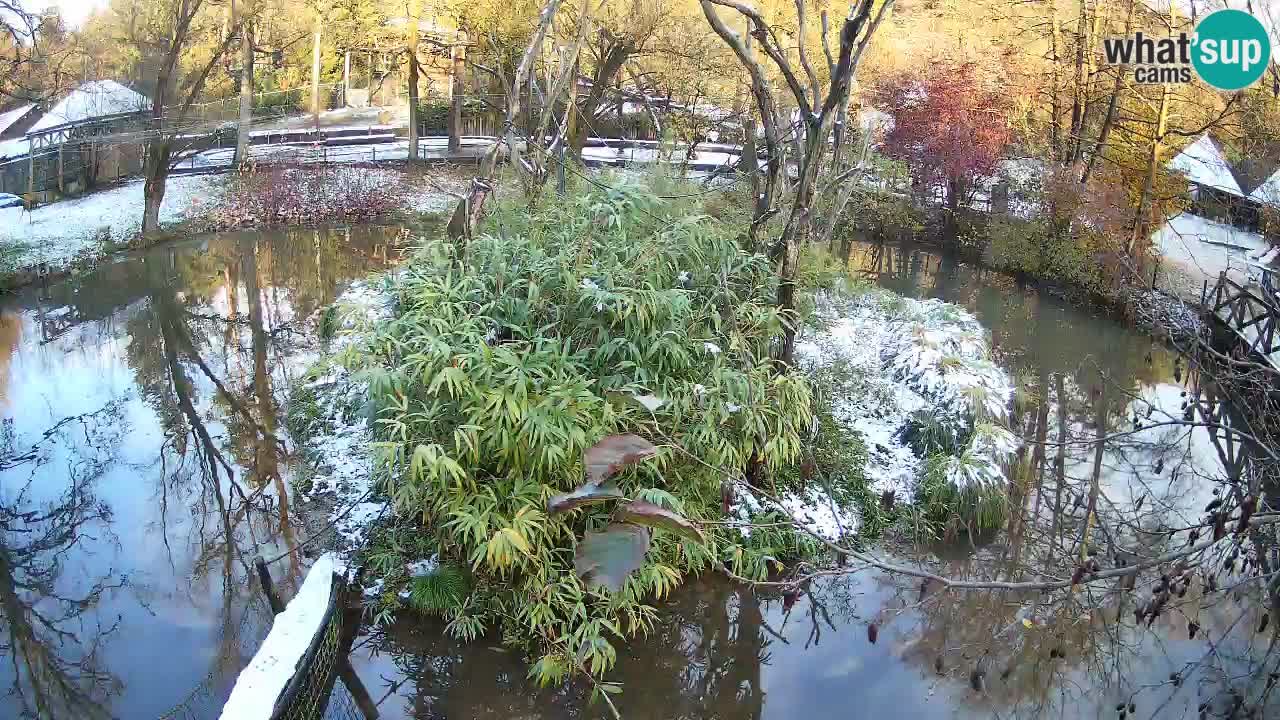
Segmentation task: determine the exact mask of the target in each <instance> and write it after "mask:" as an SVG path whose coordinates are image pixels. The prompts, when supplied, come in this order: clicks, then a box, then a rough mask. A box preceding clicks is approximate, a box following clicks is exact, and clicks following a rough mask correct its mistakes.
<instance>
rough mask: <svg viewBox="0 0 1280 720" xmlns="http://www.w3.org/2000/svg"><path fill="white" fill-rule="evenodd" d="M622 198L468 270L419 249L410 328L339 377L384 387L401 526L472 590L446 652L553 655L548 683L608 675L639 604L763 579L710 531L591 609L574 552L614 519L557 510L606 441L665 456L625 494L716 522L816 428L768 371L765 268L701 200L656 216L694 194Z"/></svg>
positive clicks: (662, 539) (784, 381) (403, 306)
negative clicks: (490, 639) (730, 494)
mask: <svg viewBox="0 0 1280 720" xmlns="http://www.w3.org/2000/svg"><path fill="white" fill-rule="evenodd" d="M619 182H620V180H619V179H617V178H613V179H610V180H609V181H608V184H613V185H617V187H615V188H614V189H611V190H602V189H597V188H594V187H592V188H590V189H589V190H586V191H583V190H582V189H581V188H576V189H575V191H574V192H570V193H568V194H566V195H565V196H564V197H562V198H557V197H554V196H549V197H546V198H540V199H539V201H538V203H537V210H536V212H531V211H530V210H529V205H528V204H527V203H526V201H524V200H523V199H521V198H510V199H508V200H507V201H505V202H503V203H500V204H499V205H498V207H496V208H495V209H494V212H493V214H492V215H491V216H490V218H489V220H488V221H487V223H486V226H485V228H484V229H483V230H484V231H483V232H482V233H481V234H480V235H479V236H478V237H476V238H474V239H473V240H471V241H470V244H469V245H468V246H467V247H466V248H465V253H463V249H460V248H457V247H455V246H453V245H451V244H450V243H448V242H447V241H444V240H442V239H424V241H423V246H422V248H421V249H420V250H419V251H418V252H417V253H416V254H415V255H414V257H412V258H411V259H410V260H409V261H408V262H407V264H406V265H405V266H404V269H403V271H402V273H401V274H400V275H398V276H397V279H396V281H395V284H394V291H395V293H396V296H397V297H396V300H397V301H398V302H397V307H398V312H397V315H396V316H395V317H394V318H392V319H391V320H389V321H387V322H385V323H383V324H381V325H380V326H379V328H378V330H377V332H376V334H375V335H374V336H373V337H372V338H370V339H369V341H368V342H367V343H365V344H363V345H353V346H352V347H351V348H349V349H348V350H347V351H345V352H344V355H343V356H342V359H343V361H344V362H345V363H346V364H347V365H348V366H349V367H351V368H353V369H356V370H359V371H360V372H361V373H362V376H363V377H364V378H365V379H366V380H367V381H368V383H369V387H370V401H371V405H372V406H373V408H374V410H375V411H376V413H377V425H376V427H377V429H376V433H377V436H378V438H379V442H378V443H377V449H378V450H379V455H380V457H381V458H382V461H383V463H384V464H383V467H384V468H385V469H386V470H387V475H388V477H389V481H388V486H387V489H388V491H389V493H390V495H391V497H392V498H393V500H394V502H395V507H396V508H397V512H398V515H399V516H400V517H401V518H402V519H404V520H406V521H407V520H412V521H413V522H414V523H415V524H419V525H420V527H419V529H418V533H419V534H420V535H421V536H423V537H426V538H430V540H431V542H432V543H433V544H434V545H437V546H438V547H439V552H440V555H441V560H442V561H443V562H445V563H456V564H459V565H465V566H467V567H469V568H470V570H471V572H472V573H473V586H472V587H473V592H472V594H471V595H470V596H469V597H468V598H467V599H466V601H464V602H463V603H462V604H461V606H455V607H452V608H451V609H449V610H448V611H446V613H445V614H446V616H447V617H448V618H449V619H450V625H449V627H450V629H451V631H453V632H454V633H455V634H457V635H459V636H462V637H475V636H477V635H479V634H481V633H483V632H485V631H487V630H489V629H493V628H498V629H501V630H502V632H503V637H504V639H505V640H507V641H508V642H511V643H513V644H517V645H520V646H523V647H525V648H527V649H528V650H530V651H532V652H533V653H534V654H535V655H537V656H539V658H540V659H539V660H538V661H537V662H536V663H535V664H534V666H533V669H532V671H531V674H533V675H535V676H536V677H537V678H538V679H539V680H540V681H543V682H553V681H558V680H560V679H561V678H563V677H564V676H565V675H566V674H567V673H568V672H571V671H572V670H574V669H576V668H585V669H587V670H588V671H590V672H592V673H593V674H598V673H601V672H603V671H605V670H606V669H607V668H608V667H610V666H611V665H612V662H613V658H614V657H615V654H616V650H615V649H614V643H616V642H618V641H621V640H624V639H625V638H627V637H629V636H632V635H634V634H636V633H639V632H643V631H645V630H647V629H648V628H649V627H650V626H651V625H652V622H653V618H654V610H653V608H652V607H650V606H649V605H648V604H646V603H647V602H648V601H649V600H651V599H653V598H660V597H662V596H664V595H665V594H666V593H668V592H670V591H671V590H672V589H674V588H675V587H677V586H678V585H679V583H680V582H681V581H682V579H683V577H684V576H685V575H686V574H688V573H697V572H700V571H702V570H705V569H708V568H712V567H716V566H718V565H719V564H720V563H728V565H729V566H730V567H731V568H733V569H734V571H735V572H738V573H739V574H747V575H752V576H756V577H760V576H762V575H763V573H764V572H766V571H767V563H766V562H765V561H764V558H763V554H764V552H765V550H763V549H761V548H759V547H752V546H744V545H743V543H742V542H741V538H740V536H739V534H738V533H737V531H736V530H732V529H729V528H728V527H726V526H708V528H709V529H708V530H707V532H706V537H705V540H704V541H702V542H698V541H694V540H688V539H684V538H682V537H679V536H676V535H674V534H670V533H666V532H659V533H657V534H656V536H655V537H654V539H653V545H652V547H651V549H650V550H649V553H648V555H647V564H646V565H644V566H643V567H642V568H641V569H640V570H639V571H638V572H636V573H634V574H633V575H632V576H631V577H630V578H629V579H627V580H626V582H625V584H624V586H623V589H622V591H620V592H618V593H609V592H608V591H606V590H602V589H598V588H588V587H587V586H586V585H584V583H583V582H582V581H581V580H580V579H579V577H578V575H577V574H576V573H575V572H574V566H573V557H574V544H575V542H576V541H575V538H577V537H580V536H581V535H582V533H583V532H584V531H587V530H592V529H597V528H599V527H601V526H602V525H603V524H604V523H606V522H607V521H608V512H607V509H608V508H601V507H600V506H592V507H586V508H581V509H578V510H574V511H572V512H569V513H565V514H557V515H549V514H548V512H547V508H546V503H547V500H548V498H550V497H551V496H552V495H554V494H557V493H562V492H566V491H568V490H571V489H572V488H574V487H575V486H576V485H578V484H579V483H580V481H581V478H582V477H583V467H582V457H583V452H584V450H586V449H587V448H588V447H590V446H591V445H593V444H594V443H595V442H596V441H598V440H599V439H600V438H601V437H603V436H605V435H608V434H611V433H618V432H630V433H635V434H638V435H641V436H642V437H645V438H647V439H649V440H651V441H652V442H653V443H654V444H656V445H658V446H659V448H660V451H659V453H658V455H657V456H656V457H655V458H654V459H653V460H650V461H647V462H644V463H641V464H639V465H638V466H637V467H635V468H631V469H628V470H626V471H624V472H622V473H621V474H620V475H619V476H618V478H617V480H618V485H619V488H620V490H621V491H622V492H623V493H626V494H627V495H628V496H629V497H633V498H640V499H645V500H648V501H650V502H653V503H656V504H659V505H663V506H665V507H668V508H670V509H672V510H675V511H678V512H680V513H682V514H684V515H685V516H686V517H689V518H693V519H695V520H699V519H701V520H710V519H717V518H719V517H721V515H722V507H721V499H722V495H721V487H722V483H723V482H724V480H725V476H726V473H740V472H742V471H743V469H744V468H745V467H746V466H747V464H748V462H749V461H751V460H752V459H753V458H755V459H758V460H759V461H760V462H761V463H763V465H764V468H765V469H766V471H768V472H773V473H777V472H781V471H782V470H783V469H785V468H787V467H789V466H790V465H792V464H793V463H794V462H795V461H797V460H798V459H799V458H800V455H801V448H802V445H803V443H802V439H801V433H802V432H805V431H807V429H808V428H809V427H810V424H811V420H812V414H811V410H810V388H809V385H808V383H807V382H806V380H805V379H804V377H803V376H801V375H800V374H796V373H786V374H783V373H779V372H778V371H777V370H778V368H777V367H776V365H775V363H774V362H773V361H772V360H771V359H770V353H771V351H772V350H773V348H774V343H775V339H776V338H777V336H778V334H779V331H780V327H781V324H780V317H779V313H778V311H777V309H776V308H775V307H774V305H773V302H774V294H775V291H776V281H775V278H774V274H773V269H772V266H771V264H770V263H769V261H768V260H767V259H766V258H765V257H763V256H760V255H753V254H748V253H746V252H744V251H742V250H741V249H740V248H739V243H738V236H739V233H740V229H739V228H737V227H733V226H730V225H726V224H724V223H722V222H718V221H716V220H714V219H712V218H710V217H708V216H706V215H704V214H703V213H702V212H701V211H700V208H699V206H698V205H697V204H696V203H695V202H694V201H693V200H684V201H680V202H670V201H664V200H661V199H659V198H658V196H659V195H664V194H668V195H674V194H682V193H681V192H672V191H673V190H675V191H681V190H682V191H683V194H689V189H688V188H671V187H667V183H668V182H669V181H666V180H663V179H661V178H658V179H654V180H652V181H650V183H649V184H647V185H640V184H625V183H623V184H621V185H619ZM644 395H651V396H654V397H655V398H658V399H660V400H661V405H660V406H658V407H657V408H656V409H654V410H652V411H651V410H650V409H648V408H646V407H645V406H644V405H642V404H641V403H639V402H637V401H636V399H635V398H636V397H637V396H644ZM770 549H772V546H770Z"/></svg>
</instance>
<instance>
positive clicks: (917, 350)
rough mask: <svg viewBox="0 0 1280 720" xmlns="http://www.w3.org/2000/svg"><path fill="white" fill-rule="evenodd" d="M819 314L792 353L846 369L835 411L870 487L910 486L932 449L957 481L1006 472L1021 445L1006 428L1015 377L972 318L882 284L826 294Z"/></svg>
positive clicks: (984, 480) (903, 491)
mask: <svg viewBox="0 0 1280 720" xmlns="http://www.w3.org/2000/svg"><path fill="white" fill-rule="evenodd" d="M817 314H818V319H819V320H818V322H819V325H820V326H821V327H820V329H818V330H817V331H816V332H813V333H811V334H808V335H807V336H805V337H802V338H801V341H800V342H799V343H798V345H797V353H798V355H799V356H800V357H801V358H802V360H803V361H804V362H805V363H806V364H807V365H809V366H810V369H811V370H817V369H821V368H830V367H833V366H838V368H839V370H840V372H841V373H842V374H843V375H844V376H845V378H846V380H845V382H846V388H845V392H844V393H843V394H842V395H841V396H838V397H834V398H833V399H832V402H833V403H834V405H835V409H834V410H835V412H834V414H835V416H836V417H837V418H838V419H839V420H840V422H842V423H844V424H845V425H846V426H848V427H850V428H852V429H854V430H856V431H857V432H859V433H860V434H861V435H862V437H863V440H864V441H865V443H866V445H867V454H868V468H867V478H868V480H869V481H870V482H871V484H872V486H873V488H874V489H876V490H877V491H885V490H892V491H894V492H896V493H898V494H899V495H901V496H906V495H908V494H909V493H910V491H911V490H912V489H913V488H914V487H915V486H916V485H917V484H918V482H919V480H920V478H921V476H922V474H923V472H924V471H925V468H924V467H923V464H922V462H921V461H922V460H923V459H924V458H925V457H926V456H934V455H939V456H945V457H946V458H947V462H946V467H945V471H944V472H945V477H946V480H947V482H949V483H951V484H953V485H955V486H956V487H957V489H965V488H978V487H989V486H993V485H994V484H995V483H997V482H1000V481H1001V480H1002V479H1003V477H1004V473H1003V470H1002V463H1003V462H1004V461H1005V460H1006V459H1007V458H1008V457H1009V456H1010V455H1011V454H1012V453H1013V451H1014V450H1015V449H1016V448H1017V439H1016V437H1015V436H1014V435H1013V434H1012V433H1011V432H1010V431H1009V430H1008V429H1007V428H1005V427H1004V422H1005V421H1006V420H1007V418H1008V413H1009V410H1008V408H1009V403H1010V401H1011V400H1012V397H1013V383H1012V381H1011V379H1010V377H1009V375H1008V374H1007V373H1006V372H1005V371H1004V370H1003V369H1001V368H1000V366H998V365H997V364H996V363H995V362H994V361H993V360H992V358H991V353H990V345H989V342H988V339H987V335H986V332H985V331H984V329H983V328H982V325H981V324H980V323H979V322H978V320H977V318H976V317H974V316H973V315H972V314H971V313H969V312H967V311H965V310H964V309H962V308H959V307H957V306H955V305H951V304H948V303H944V302H941V301H938V300H914V299H910V298H903V297H899V296H897V295H894V294H892V293H889V292H888V291H883V290H867V291H863V292H859V293H854V294H850V295H838V296H837V295H832V296H827V297H824V298H822V300H821V302H820V303H819V307H818V310H817ZM935 465H936V463H935ZM935 471H936V470H935Z"/></svg>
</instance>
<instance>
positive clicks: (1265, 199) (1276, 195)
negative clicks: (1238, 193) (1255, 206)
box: [1249, 170, 1280, 207]
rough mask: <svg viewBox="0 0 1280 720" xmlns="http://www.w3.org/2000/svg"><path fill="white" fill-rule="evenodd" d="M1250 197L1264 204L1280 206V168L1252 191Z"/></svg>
mask: <svg viewBox="0 0 1280 720" xmlns="http://www.w3.org/2000/svg"><path fill="white" fill-rule="evenodd" d="M1249 199H1250V200H1253V201H1255V202H1260V203H1262V204H1263V205H1273V206H1275V207H1280V170H1276V171H1275V173H1274V174H1273V175H1272V176H1271V177H1269V178H1267V180H1266V181H1265V182H1263V183H1262V184H1261V185H1259V186H1258V188H1257V189H1256V190H1254V191H1253V192H1252V193H1250V195H1249Z"/></svg>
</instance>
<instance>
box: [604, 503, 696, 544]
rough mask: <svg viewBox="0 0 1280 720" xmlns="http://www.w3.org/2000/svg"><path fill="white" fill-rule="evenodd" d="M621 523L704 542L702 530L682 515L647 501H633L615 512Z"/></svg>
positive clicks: (619, 507)
mask: <svg viewBox="0 0 1280 720" xmlns="http://www.w3.org/2000/svg"><path fill="white" fill-rule="evenodd" d="M613 517H614V519H615V520H618V521H619V522H628V523H635V524H637V525H645V526H648V527H652V528H659V529H662V530H667V531H669V532H673V533H678V534H680V535H684V536H685V537H687V538H689V539H690V540H699V541H700V540H703V539H704V538H703V536H702V530H701V529H699V528H698V526H697V525H695V524H693V521H692V520H689V519H688V518H686V517H685V516H683V515H681V514H680V513H678V512H676V511H674V510H669V509H667V508H664V507H662V506H661V505H654V504H653V503H651V502H648V501H646V500H632V501H631V502H629V503H626V504H624V505H619V506H618V508H617V509H616V510H614V511H613Z"/></svg>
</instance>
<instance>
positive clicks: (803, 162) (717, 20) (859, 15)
mask: <svg viewBox="0 0 1280 720" xmlns="http://www.w3.org/2000/svg"><path fill="white" fill-rule="evenodd" d="M699 2H700V4H701V6H702V11H703V14H704V15H706V18H707V21H708V22H709V23H710V24H711V28H712V29H713V30H714V31H715V33H716V34H717V35H719V36H720V38H721V39H722V40H724V42H725V43H726V44H727V45H729V47H730V48H732V49H733V52H734V54H735V55H737V57H738V60H739V61H740V62H741V63H742V65H743V67H744V68H746V70H747V72H748V73H749V74H750V76H751V94H752V97H753V98H754V99H755V102H756V110H757V111H758V112H759V115H760V120H761V125H762V128H763V133H764V140H765V149H766V152H767V154H768V164H767V167H766V170H765V178H766V181H765V189H764V193H763V195H764V197H763V198H760V199H759V200H758V203H757V208H756V216H755V218H754V219H753V221H752V225H751V231H752V233H754V232H756V231H757V230H758V229H759V227H760V225H761V224H762V223H763V222H765V221H766V220H767V219H768V218H769V217H770V216H772V215H773V214H775V213H777V212H778V211H779V210H778V207H776V206H775V203H778V201H779V200H780V199H779V198H776V197H775V195H776V193H777V186H778V179H779V175H780V174H781V173H782V172H783V170H784V167H789V166H791V165H794V167H795V182H794V184H793V188H792V192H791V196H790V201H789V204H790V207H789V208H788V209H787V211H786V213H787V214H786V224H785V225H784V227H783V229H782V232H781V234H780V236H779V237H778V239H777V240H776V241H774V242H773V243H772V244H771V246H770V247H769V253H770V255H771V256H772V257H773V258H774V259H775V260H776V262H777V263H778V280H779V283H778V307H779V308H780V309H781V310H782V311H783V313H785V314H786V315H787V316H788V318H789V319H788V321H787V323H786V326H785V329H784V332H783V340H782V347H781V350H780V352H779V358H780V359H781V360H782V361H783V362H785V363H790V362H791V360H792V356H793V355H794V352H795V335H796V323H795V309H796V276H797V272H798V270H799V261H800V246H801V245H802V244H803V243H804V242H805V241H806V240H807V239H808V237H809V232H810V230H811V228H812V227H813V223H814V217H813V210H814V199H815V195H816V188H817V182H818V171H819V168H820V167H821V165H822V163H823V160H824V158H825V157H826V155H827V154H828V153H829V151H830V148H829V145H828V139H829V138H830V136H831V132H832V128H833V127H835V125H836V121H837V118H843V117H844V115H845V113H846V108H847V106H848V103H849V90H850V87H851V85H852V81H853V76H854V73H855V72H856V71H857V68H858V61H859V59H860V58H861V56H862V53H863V51H864V50H865V49H866V47H867V44H868V43H869V42H870V41H871V38H872V36H873V35H874V34H875V31H876V28H877V27H878V26H879V25H880V21H881V20H883V19H884V16H885V13H887V12H888V11H889V8H891V7H892V6H893V0H885V1H884V2H881V3H880V5H879V8H878V9H877V10H876V11H875V12H874V14H873V12H872V8H873V6H874V5H875V2H874V0H860V1H859V2H857V3H855V4H851V5H850V10H849V14H848V15H847V16H846V17H845V19H844V22H843V23H841V25H840V28H839V31H838V33H837V37H838V38H839V47H838V50H837V52H836V53H835V54H834V55H833V54H832V53H831V52H830V50H829V48H828V47H827V42H828V40H827V34H826V33H824V34H823V46H824V48H826V49H827V53H826V57H827V59H828V72H829V76H830V79H829V81H828V83H827V85H826V87H825V88H823V87H822V86H821V84H820V83H819V81H818V77H817V74H816V73H815V72H814V70H813V65H812V63H811V61H810V59H809V57H808V55H807V52H806V50H807V49H806V48H805V43H804V39H803V38H804V37H805V34H806V25H807V23H806V6H805V0H796V14H797V17H798V25H799V28H798V33H797V38H798V39H799V47H797V48H796V58H797V59H798V62H799V65H800V67H801V69H802V70H803V72H804V78H805V79H807V81H808V82H807V84H806V82H805V81H804V79H802V78H801V76H800V75H799V73H797V71H796V69H795V67H794V65H793V64H792V60H791V57H790V53H789V52H788V46H786V45H784V44H783V43H782V42H781V41H780V40H779V38H778V36H777V34H776V33H775V32H774V30H773V28H772V26H771V25H770V24H769V23H768V22H767V21H766V20H765V18H764V16H763V15H761V14H760V12H759V11H757V10H756V9H754V8H752V7H750V6H748V5H745V4H743V3H740V2H737V0H699ZM717 6H719V7H724V8H729V9H731V10H734V11H736V12H737V13H738V14H740V15H741V16H743V17H744V18H745V19H746V20H747V22H748V24H749V27H750V29H749V31H748V32H749V33H750V35H751V37H752V38H754V39H755V41H756V42H757V43H759V46H760V49H761V51H762V52H763V53H764V55H765V56H766V57H767V58H768V59H769V61H770V63H771V64H772V65H773V66H774V67H775V68H776V69H777V71H778V72H779V73H781V75H782V79H783V81H784V85H785V87H786V89H787V94H786V95H785V98H786V103H787V104H788V105H789V106H790V107H794V108H795V115H796V122H795V123H794V124H793V126H792V132H794V135H795V137H794V145H795V149H794V150H793V151H792V153H793V154H792V156H791V157H790V158H784V149H783V134H784V133H783V131H782V128H781V124H782V121H781V118H780V117H779V114H778V113H779V110H780V109H781V103H780V102H779V101H778V100H777V98H775V95H774V91H773V89H772V87H771V85H770V83H769V80H768V75H767V73H766V71H765V67H764V64H763V63H762V62H761V61H760V60H759V59H758V58H757V57H756V56H755V55H754V54H753V53H752V52H751V50H750V49H749V48H748V46H747V44H746V41H745V40H744V38H743V37H742V36H741V35H740V34H738V33H737V32H735V31H733V30H731V29H730V28H729V26H728V25H727V24H726V23H725V21H724V20H723V19H722V18H721V17H720V16H719V14H718V11H717V10H716V7H717ZM824 25H825V22H824ZM752 239H753V240H754V236H753V237H752Z"/></svg>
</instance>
